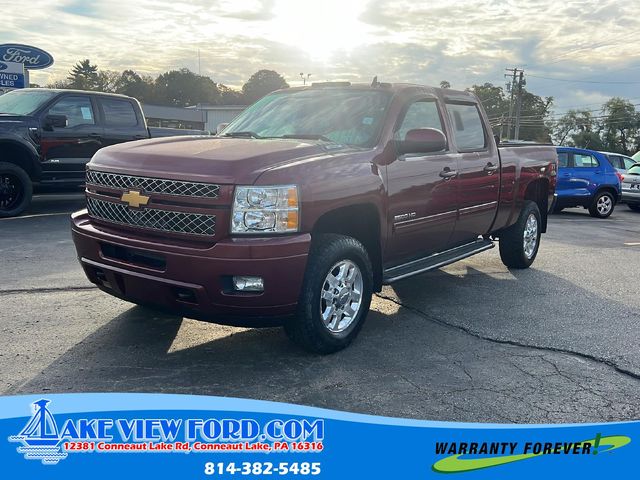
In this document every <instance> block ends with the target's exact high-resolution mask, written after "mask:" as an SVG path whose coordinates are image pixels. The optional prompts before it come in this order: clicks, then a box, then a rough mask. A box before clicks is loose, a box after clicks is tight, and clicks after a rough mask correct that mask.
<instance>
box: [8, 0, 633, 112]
mask: <svg viewBox="0 0 640 480" xmlns="http://www.w3.org/2000/svg"><path fill="white" fill-rule="evenodd" d="M13 5H14V7H12V8H11V9H10V14H8V12H7V11H5V12H4V14H3V15H2V22H1V23H0V42H3V43H5V42H6V43H9V42H15V43H25V44H29V45H34V46H36V47H40V48H42V49H44V50H47V51H48V52H49V53H51V54H52V55H53V57H54V58H55V64H54V66H53V67H51V68H48V69H46V70H35V71H32V74H31V81H32V82H35V83H40V84H46V83H48V82H51V81H53V80H58V79H62V78H64V77H65V76H66V74H67V72H68V70H69V69H70V68H71V67H72V66H73V64H74V63H75V62H77V61H78V60H81V59H84V58H89V59H91V61H92V62H93V63H95V64H97V65H98V66H99V67H100V68H101V69H111V70H124V69H129V68H131V69H134V70H136V71H138V72H140V73H145V74H150V75H154V76H155V75H158V74H160V73H162V72H164V71H167V70H169V69H177V68H182V67H186V68H189V69H191V70H193V71H195V72H198V68H199V67H198V51H199V52H200V71H201V73H202V74H203V75H208V76H210V77H211V78H212V79H213V80H214V81H216V82H220V83H225V84H227V85H230V86H235V87H239V86H241V85H242V84H243V83H244V82H245V81H246V80H247V78H248V77H249V76H250V75H251V74H252V73H253V72H255V71H256V70H259V69H261V68H268V69H273V70H276V71H278V72H279V73H281V74H282V75H283V76H284V77H285V78H286V79H287V81H288V82H289V83H290V84H291V85H297V84H301V81H300V77H299V73H300V72H305V73H311V74H312V76H311V79H312V80H316V81H322V80H352V81H370V80H371V78H372V77H373V76H374V75H378V78H379V79H380V80H381V81H402V82H415V83H424V84H431V85H437V84H439V82H440V81H441V80H445V79H446V80H448V81H449V82H451V84H452V86H453V88H459V89H464V88H466V87H469V86H471V85H473V84H474V83H484V82H492V83H494V84H503V83H504V78H503V74H504V73H505V72H504V69H505V68H507V67H513V66H519V67H522V68H524V69H525V72H526V74H527V88H528V89H529V90H530V91H532V92H533V93H536V94H539V95H544V96H553V97H555V99H556V100H555V104H556V111H557V112H560V111H564V110H566V108H568V107H583V106H584V107H585V108H589V109H595V108H598V107H599V104H601V103H602V102H603V101H604V100H606V99H608V98H610V97H611V96H622V97H626V98H629V99H631V100H632V101H633V103H640V48H638V40H640V14H639V8H638V7H640V0H625V1H622V0H593V1H591V0H587V1H579V2H573V1H556V0H540V1H535V0H519V1H511V0H506V1H504V0H503V1H497V0H496V1H479V0H446V1H442V0H430V1H420V0H414V1H408V2H404V1H397V0H380V1H366V0H207V1H206V0H196V1H190V2H181V1H180V0H171V1H167V0H138V1H137V0H110V1H107V0H104V1H81V0H67V1H65V0H29V2H28V5H25V7H26V8H19V7H17V6H16V5H17V4H15V3H14V4H13ZM540 77H548V78H540ZM576 80H581V82H577V81H576Z"/></svg>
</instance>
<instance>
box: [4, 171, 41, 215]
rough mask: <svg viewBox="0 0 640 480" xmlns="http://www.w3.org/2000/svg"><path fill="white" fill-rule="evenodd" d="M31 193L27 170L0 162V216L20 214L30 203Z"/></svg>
mask: <svg viewBox="0 0 640 480" xmlns="http://www.w3.org/2000/svg"><path fill="white" fill-rule="evenodd" d="M32 195H33V185H32V184H31V179H30V178H29V175H27V172H25V171H24V170H23V169H22V168H20V167H19V166H17V165H14V164H13V163H6V162H0V218H4V217H15V216H18V215H20V214H21V213H22V212H24V211H25V210H26V209H27V208H28V207H29V205H30V204H31V196H32Z"/></svg>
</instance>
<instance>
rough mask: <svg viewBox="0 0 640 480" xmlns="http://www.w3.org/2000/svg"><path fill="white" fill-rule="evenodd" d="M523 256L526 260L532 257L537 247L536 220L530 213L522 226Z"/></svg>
mask: <svg viewBox="0 0 640 480" xmlns="http://www.w3.org/2000/svg"><path fill="white" fill-rule="evenodd" d="M523 245H524V254H525V255H526V256H527V258H528V259H531V257H533V254H534V252H535V251H536V245H538V218H537V217H536V216H535V215H534V214H533V213H530V214H529V216H528V217H527V223H526V224H525V226H524V242H523Z"/></svg>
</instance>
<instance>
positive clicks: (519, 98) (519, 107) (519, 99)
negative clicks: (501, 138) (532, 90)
mask: <svg viewBox="0 0 640 480" xmlns="http://www.w3.org/2000/svg"><path fill="white" fill-rule="evenodd" d="M523 85H524V70H520V75H519V77H518V92H517V99H516V132H515V134H514V136H513V138H514V140H518V139H519V138H520V112H521V110H522V86H523Z"/></svg>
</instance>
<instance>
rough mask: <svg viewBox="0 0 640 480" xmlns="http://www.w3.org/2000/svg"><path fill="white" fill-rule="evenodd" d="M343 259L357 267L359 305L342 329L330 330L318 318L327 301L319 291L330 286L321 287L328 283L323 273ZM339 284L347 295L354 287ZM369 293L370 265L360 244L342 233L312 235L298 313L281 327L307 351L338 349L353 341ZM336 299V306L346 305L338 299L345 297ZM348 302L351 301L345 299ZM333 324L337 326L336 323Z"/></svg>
mask: <svg viewBox="0 0 640 480" xmlns="http://www.w3.org/2000/svg"><path fill="white" fill-rule="evenodd" d="M343 261H347V262H350V263H351V264H352V265H355V266H357V267H358V270H359V272H360V275H361V278H362V291H361V293H360V306H359V308H358V309H357V313H356V314H355V316H353V320H352V321H351V323H349V324H348V326H346V327H345V328H344V330H343V331H339V332H334V331H331V330H330V327H329V326H327V325H325V322H324V321H323V318H322V312H321V309H322V305H325V304H326V302H327V300H324V296H323V293H325V292H329V291H330V290H331V288H329V289H328V290H325V286H327V285H328V284H326V283H325V282H326V281H327V277H328V276H329V274H330V273H332V272H336V271H337V270H338V268H337V267H336V266H337V265H338V264H339V263H340V262H343ZM334 267H336V268H334ZM353 270H354V269H352V271H353ZM342 288H343V289H344V295H346V296H347V297H349V295H350V293H349V292H350V291H351V292H354V291H355V290H354V287H353V286H352V287H351V290H350V291H349V290H348V288H349V287H347V286H344V287H342ZM336 290H337V289H336ZM372 294H373V269H372V267H371V260H370V259H369V256H368V254H367V251H366V249H365V248H364V246H363V245H362V244H361V243H360V242H359V241H357V240H356V239H354V238H351V237H347V236H344V235H335V234H320V235H317V236H315V237H314V239H313V243H312V246H311V252H310V254H309V260H308V263H307V270H306V272H305V277H304V282H303V285H302V291H301V293H300V299H299V301H298V314H297V315H296V317H295V318H292V319H290V320H289V321H287V323H285V326H284V327H285V331H286V333H287V335H288V336H289V338H290V339H291V340H293V341H294V342H295V343H297V344H298V345H300V346H301V347H302V348H304V349H305V350H308V351H310V352H314V353H321V354H328V353H334V352H337V351H339V350H342V349H343V348H345V347H347V346H348V345H349V344H350V343H351V342H352V341H353V339H354V338H355V337H356V336H357V335H358V332H359V331H360V329H361V328H362V325H363V324H364V321H365V319H366V317H367V313H368V312H369V306H370V304H371V295H372ZM341 295H342V294H341ZM350 298H351V297H349V299H350ZM336 301H338V302H339V303H338V308H339V309H344V308H346V307H347V305H346V304H344V303H340V302H344V301H349V300H348V299H347V298H345V297H341V298H340V299H339V300H338V299H336ZM322 302H325V303H322ZM327 305H328V304H327ZM349 305H352V303H349ZM325 311H326V310H325ZM331 311H333V310H331ZM342 315H343V314H339V315H337V316H336V317H337V318H345V319H346V318H347V316H346V315H345V316H344V317H343V316H342ZM336 327H339V323H338V324H337V325H336Z"/></svg>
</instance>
